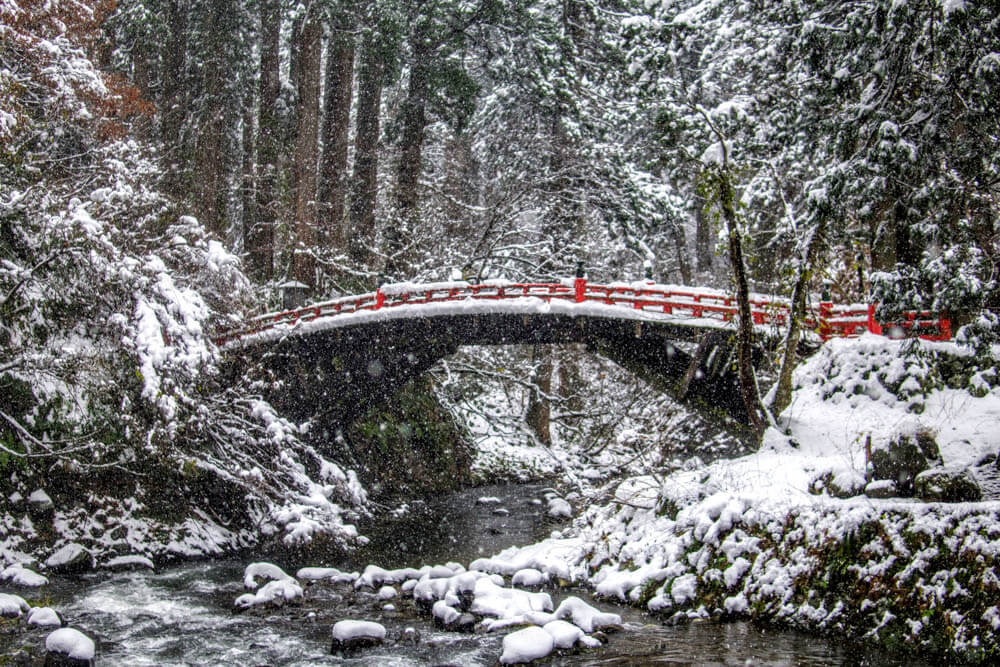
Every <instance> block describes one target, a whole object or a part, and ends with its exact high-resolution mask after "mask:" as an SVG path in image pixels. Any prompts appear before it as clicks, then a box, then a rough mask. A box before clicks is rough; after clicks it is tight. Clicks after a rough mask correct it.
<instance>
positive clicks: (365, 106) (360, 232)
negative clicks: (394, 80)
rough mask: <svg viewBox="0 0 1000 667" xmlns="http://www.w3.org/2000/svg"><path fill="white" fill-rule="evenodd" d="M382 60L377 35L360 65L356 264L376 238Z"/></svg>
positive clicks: (352, 244)
mask: <svg viewBox="0 0 1000 667" xmlns="http://www.w3.org/2000/svg"><path fill="white" fill-rule="evenodd" d="M382 69H383V65H382V59H381V56H380V55H379V52H378V44H377V40H376V37H375V35H372V34H369V35H368V36H367V37H366V38H365V43H364V46H363V48H362V53H361V62H360V64H359V66H358V103H357V109H356V112H355V113H356V116H355V126H354V172H353V174H352V177H351V206H350V219H351V238H350V240H349V242H348V251H349V253H350V256H351V259H352V260H353V261H354V262H355V263H357V264H365V263H367V262H368V260H369V258H370V248H369V246H370V244H371V242H372V240H373V239H374V237H375V203H376V197H377V195H378V180H377V177H378V139H379V127H380V125H379V114H380V113H381V105H382Z"/></svg>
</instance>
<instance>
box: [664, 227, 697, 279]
mask: <svg viewBox="0 0 1000 667" xmlns="http://www.w3.org/2000/svg"><path fill="white" fill-rule="evenodd" d="M667 224H669V225H670V235H671V236H672V237H673V240H674V250H675V252H676V253H677V268H678V270H679V271H680V274H681V283H682V284H684V285H690V284H692V278H691V264H690V263H689V262H688V252H687V240H686V239H685V238H684V228H683V227H681V226H680V225H679V224H678V223H677V220H675V219H673V218H671V219H670V220H668V221H667Z"/></svg>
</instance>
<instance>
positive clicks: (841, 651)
mask: <svg viewBox="0 0 1000 667" xmlns="http://www.w3.org/2000/svg"><path fill="white" fill-rule="evenodd" d="M541 492H542V488H541V487H539V486H531V485H506V486H493V487H481V488H478V489H470V490H465V491H461V492H457V493H455V494H451V495H449V496H446V497H443V498H441V499H439V500H437V501H432V502H426V503H414V504H412V505H411V507H410V511H409V512H408V513H407V514H406V515H405V516H404V517H402V518H390V517H388V516H387V517H385V518H382V519H380V520H379V522H378V525H377V526H376V527H373V528H372V529H371V530H368V531H366V534H368V535H369V536H370V537H371V538H372V542H371V544H370V545H369V547H367V548H366V549H365V550H364V551H363V552H361V553H359V554H357V555H355V556H354V557H353V558H352V562H346V563H334V564H333V565H335V566H337V567H339V568H340V569H344V570H346V569H348V568H351V569H360V568H363V567H364V565H366V564H368V563H375V564H377V565H379V566H381V567H385V568H387V569H390V568H397V567H408V566H416V567H419V566H420V565H421V564H425V563H426V564H441V563H445V562H449V561H455V562H461V563H464V564H468V563H469V562H470V561H472V560H474V559H475V558H478V557H480V556H484V555H492V554H494V553H496V552H497V551H499V550H501V549H503V548H505V547H507V546H511V545H514V544H528V543H530V542H532V541H535V540H537V539H539V538H540V537H544V536H545V534H546V533H547V532H548V531H550V530H552V528H553V527H554V526H552V525H551V524H546V522H545V519H544V507H545V506H544V505H543V504H541V503H540V502H539V500H538V499H539V496H540V495H541ZM490 496H491V497H495V498H499V499H500V502H499V503H489V504H484V503H477V502H476V501H477V499H478V498H480V497H490ZM501 508H502V509H501ZM498 510H500V511H498ZM505 512H507V513H505ZM248 562H249V560H247V561H243V560H240V561H235V560H224V561H211V562H200V563H190V564H186V565H181V566H176V567H171V568H168V569H166V570H164V571H161V572H156V573H153V572H132V573H124V574H106V573H97V574H91V575H86V576H83V577H76V578H68V577H58V578H54V579H53V581H52V583H51V584H50V585H49V586H48V587H46V588H45V589H42V590H41V591H39V592H38V593H36V594H34V595H28V594H26V595H25V597H33V598H35V599H36V600H37V597H38V595H41V596H44V598H45V599H47V600H48V602H49V604H51V605H52V606H55V607H56V608H57V609H58V610H59V611H60V613H62V614H63V616H64V618H66V619H67V620H68V621H69V622H70V623H71V624H72V625H73V626H74V627H76V628H78V629H81V630H83V631H85V632H86V633H87V634H89V635H90V636H91V637H94V638H95V639H97V640H98V643H99V655H98V664H108V665H112V664H114V665H167V664H172V665H238V666H240V667H250V666H253V665H325V664H357V665H462V666H463V667H471V666H473V665H484V666H492V665H495V664H497V660H498V657H499V655H500V653H501V642H502V639H503V633H493V634H460V633H456V632H450V631H444V630H440V629H437V628H435V626H434V624H433V623H432V621H431V619H429V618H427V617H425V616H422V615H420V614H418V613H417V611H416V609H415V607H414V605H413V602H412V600H404V599H397V600H395V601H393V602H394V604H395V607H396V609H394V610H385V609H383V606H384V605H385V602H383V601H381V600H379V599H378V598H377V597H376V596H375V595H374V594H373V593H371V592H364V591H355V590H354V589H353V587H351V586H348V585H340V586H333V585H314V586H309V587H308V588H307V589H306V598H307V599H306V601H305V602H304V603H303V604H301V605H289V606H286V607H284V608H279V609H274V608H269V609H261V610H251V611H249V612H245V613H239V614H237V613H234V612H233V601H234V600H235V599H236V598H237V597H238V596H239V595H240V594H242V593H244V592H245V591H244V589H243V584H242V579H243V568H244V567H245V565H246V564H247V563H248ZM314 564H316V563H282V565H286V566H288V570H289V572H291V573H294V571H295V568H297V567H299V566H303V565H314ZM550 592H551V594H552V597H553V602H554V603H555V604H558V603H559V600H560V599H561V598H562V597H565V596H566V595H567V594H570V593H571V594H574V595H579V596H580V597H584V598H585V599H588V600H589V601H590V602H591V603H592V604H593V605H594V606H596V607H598V608H600V609H602V610H604V611H614V612H615V613H619V614H621V615H622V617H623V620H624V622H625V630H624V631H622V632H618V633H614V634H611V635H610V637H609V641H608V644H607V645H606V646H604V647H602V648H598V649H595V650H591V651H587V652H582V653H578V654H573V655H558V656H554V657H553V658H552V659H551V660H550V662H549V663H547V664H553V665H682V664H705V665H713V664H715V665H745V664H755V665H759V664H774V665H837V664H840V665H849V664H876V663H880V662H882V660H881V659H880V658H879V656H874V655H872V654H866V653H864V652H862V651H860V650H859V649H858V647H857V646H854V645H852V644H851V643H848V642H844V641H834V640H828V639H824V638H817V637H813V636H809V635H803V634H799V633H794V632H786V631H780V632H771V631H763V630H761V629H758V628H756V627H755V626H753V625H751V624H749V623H726V624H722V623H714V622H695V623H690V624H687V625H682V626H673V627H670V626H664V625H661V624H660V623H659V622H658V621H657V620H656V619H654V618H653V617H650V616H648V615H646V614H643V613H641V612H639V611H637V610H634V609H630V608H625V607H618V606H616V605H613V604H610V603H608V602H607V601H604V600H600V601H594V600H591V599H590V598H589V597H588V596H587V594H586V592H584V591H580V590H573V591H570V592H566V591H550ZM21 593H24V591H21ZM344 618H355V619H366V620H374V621H378V622H380V623H382V624H383V625H385V626H386V628H387V631H388V641H387V642H386V644H384V645H383V646H381V647H378V648H374V649H369V650H367V651H364V652H362V653H361V654H359V655H358V656H356V657H353V658H350V659H346V660H345V659H344V658H340V657H336V656H332V655H330V653H329V651H330V628H331V626H332V624H333V623H335V622H336V621H338V620H341V619H344ZM409 627H412V628H414V629H415V630H416V631H417V633H419V635H420V639H419V641H418V642H416V643H411V642H405V641H403V640H402V635H403V630H404V629H406V628H409ZM45 634H46V632H45V631H43V630H31V631H28V632H26V633H25V632H21V633H20V634H18V635H15V639H14V640H13V641H14V642H15V643H16V646H13V647H7V649H6V651H9V653H8V655H11V653H17V652H18V650H19V647H20V648H24V647H27V648H28V649H32V647H34V649H33V650H31V652H32V653H35V654H36V655H37V654H38V653H39V649H38V648H37V647H40V646H42V645H43V644H44V637H45ZM3 640H4V636H3V635H0V642H2V641H3ZM3 652H5V651H0V664H5V661H4V658H3V655H2V653H3ZM22 655H23V653H22ZM11 662H12V663H13V664H21V663H20V661H19V660H18V659H17V658H14V659H12V660H11Z"/></svg>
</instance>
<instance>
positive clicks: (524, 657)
mask: <svg viewBox="0 0 1000 667" xmlns="http://www.w3.org/2000/svg"><path fill="white" fill-rule="evenodd" d="M554 648H555V640H554V639H553V637H552V635H551V634H549V633H548V632H546V631H545V630H543V629H542V628H539V627H537V626H531V627H529V628H524V629H523V630H518V631H517V632H512V633H510V634H509V635H507V636H506V637H504V638H503V653H502V654H501V655H500V664H502V665H511V664H517V663H522V662H531V661H532V660H539V659H541V658H544V657H545V656H547V655H548V654H550V653H552V651H553V649H554Z"/></svg>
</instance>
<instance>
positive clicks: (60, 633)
mask: <svg viewBox="0 0 1000 667" xmlns="http://www.w3.org/2000/svg"><path fill="white" fill-rule="evenodd" d="M45 650H46V654H45V667H90V666H91V665H93V664H94V656H95V654H96V647H95V646H94V640H93V639H91V638H90V637H88V636H87V635H85V634H83V633H82V632H80V631H79V630H76V629H74V628H59V629H58V630H56V631H55V632H53V633H51V634H50V635H49V636H48V637H46V638H45Z"/></svg>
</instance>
